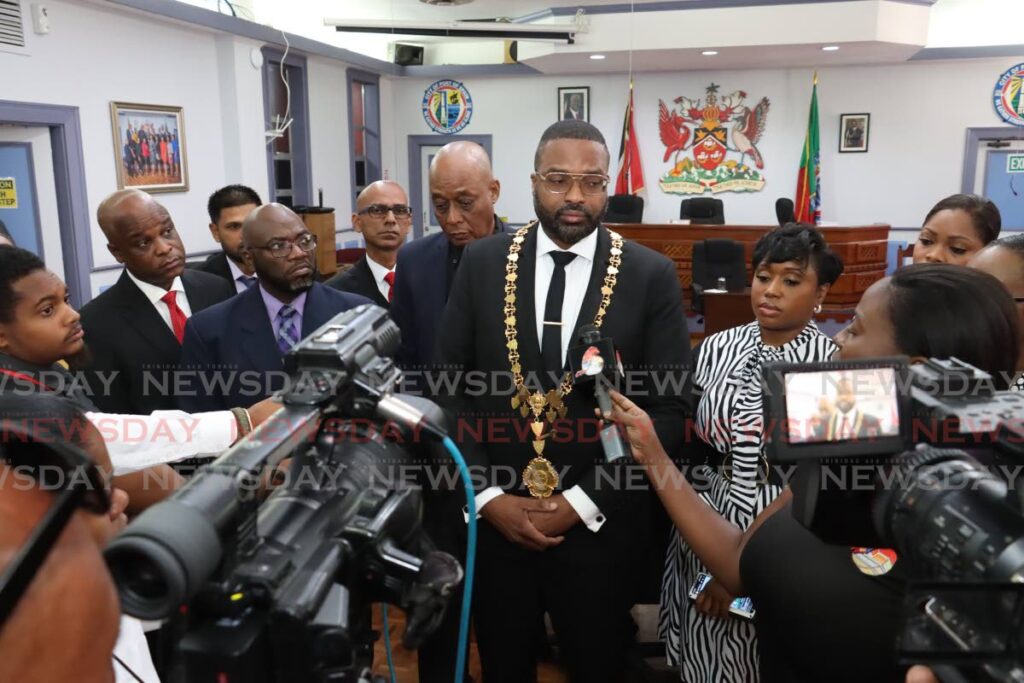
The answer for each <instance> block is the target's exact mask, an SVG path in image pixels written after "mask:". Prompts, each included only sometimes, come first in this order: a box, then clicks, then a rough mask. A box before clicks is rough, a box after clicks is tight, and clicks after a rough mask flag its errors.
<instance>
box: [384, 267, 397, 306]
mask: <svg viewBox="0 0 1024 683" xmlns="http://www.w3.org/2000/svg"><path fill="white" fill-rule="evenodd" d="M384 282H386V283H388V303H391V297H393V296H394V295H395V271H393V270H389V271H388V272H387V274H386V275H385V276H384Z"/></svg>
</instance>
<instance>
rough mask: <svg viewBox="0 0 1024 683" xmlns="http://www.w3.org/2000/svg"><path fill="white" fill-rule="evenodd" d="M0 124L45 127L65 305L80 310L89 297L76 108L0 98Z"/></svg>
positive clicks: (89, 256) (85, 206)
mask: <svg viewBox="0 0 1024 683" xmlns="http://www.w3.org/2000/svg"><path fill="white" fill-rule="evenodd" d="M0 123H13V124H17V125H22V126H40V127H41V126H45V127H47V128H49V129H50V148H51V149H52V151H53V176H54V178H53V181H54V186H55V188H56V190H57V196H56V200H57V219H58V222H59V228H60V240H61V251H62V252H63V256H64V277H65V279H66V280H67V285H68V289H69V290H70V292H69V294H70V295H71V304H72V305H73V306H74V307H75V308H81V306H82V304H84V303H85V302H87V301H89V300H90V299H91V298H92V283H91V281H90V275H91V273H92V267H93V260H92V239H91V238H90V235H89V230H90V228H89V200H88V194H87V192H86V187H85V158H84V156H83V154H82V124H81V120H80V119H79V115H78V107H68V106H64V105H59V104H42V103H37V102H13V101H10V100H0Z"/></svg>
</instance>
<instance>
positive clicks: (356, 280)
mask: <svg viewBox="0 0 1024 683" xmlns="http://www.w3.org/2000/svg"><path fill="white" fill-rule="evenodd" d="M397 274H398V271H397V270H396V271H395V283H396V284H395V286H396V287H397V282H398V277H397ZM324 284H325V285H327V286H328V287H333V288H334V289H337V290H338V291H340V292H352V293H353V294H358V295H360V296H365V297H366V298H367V299H369V300H370V301H372V302H373V303H375V304H377V305H378V306H383V307H384V308H388V307H389V306H390V304H389V303H388V300H387V299H386V298H385V297H384V295H383V294H381V293H380V289H378V288H377V281H376V280H375V279H374V278H373V271H372V270H370V264H369V263H367V262H366V256H365V255H363V258H361V259H359V261H357V262H356V263H355V265H353V266H352V267H351V268H349V269H348V270H346V271H345V272H343V273H338V274H337V275H335V276H334V277H332V278H331V279H330V280H327V281H326V282H324Z"/></svg>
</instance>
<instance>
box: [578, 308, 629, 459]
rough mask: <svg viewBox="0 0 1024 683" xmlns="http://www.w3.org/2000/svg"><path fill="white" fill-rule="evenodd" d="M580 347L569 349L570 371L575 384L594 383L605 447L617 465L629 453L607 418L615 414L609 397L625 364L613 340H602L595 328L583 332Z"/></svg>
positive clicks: (585, 329) (582, 327)
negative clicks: (612, 379) (606, 416)
mask: <svg viewBox="0 0 1024 683" xmlns="http://www.w3.org/2000/svg"><path fill="white" fill-rule="evenodd" d="M578 340H579V345H578V346H574V347H572V348H570V349H569V368H570V369H571V370H572V373H573V382H574V383H576V384H586V383H588V382H591V381H593V382H594V397H595V398H596V399H597V407H598V408H599V409H600V410H601V416H602V417H601V421H602V422H603V423H604V427H602V428H601V446H602V447H603V448H604V457H605V460H607V461H608V462H614V461H615V460H618V459H620V458H624V457H626V456H628V455H629V449H628V448H627V447H626V444H625V443H624V442H623V441H622V436H621V435H620V434H619V428H618V426H617V425H616V424H615V423H613V422H610V421H608V420H607V419H605V418H604V415H606V414H608V413H610V412H611V411H612V397H611V396H610V395H609V394H608V384H609V381H610V380H609V376H611V377H612V378H615V377H619V376H621V375H622V362H621V360H620V359H619V355H618V353H617V352H616V351H615V345H614V344H612V340H611V339H609V338H607V337H602V336H601V331H600V330H598V329H597V327H595V326H594V325H583V326H581V327H580V329H579V338H578Z"/></svg>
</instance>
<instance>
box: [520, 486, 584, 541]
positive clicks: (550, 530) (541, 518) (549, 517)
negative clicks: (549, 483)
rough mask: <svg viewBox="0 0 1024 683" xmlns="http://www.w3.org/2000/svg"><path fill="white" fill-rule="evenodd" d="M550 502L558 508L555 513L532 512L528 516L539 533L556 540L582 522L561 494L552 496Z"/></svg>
mask: <svg viewBox="0 0 1024 683" xmlns="http://www.w3.org/2000/svg"><path fill="white" fill-rule="evenodd" d="M549 500H550V501H551V502H552V503H554V504H555V505H557V506H558V508H557V509H556V510H555V511H554V512H538V513H534V512H530V513H528V514H529V517H530V522H532V523H533V526H534V527H536V529H537V531H539V532H541V533H542V534H544V535H545V536H547V537H549V538H554V537H557V536H561V535H562V534H564V533H565V532H566V531H568V530H569V529H571V528H573V527H574V526H576V524H577V523H578V522H579V521H580V516H579V514H577V512H576V509H575V508H573V506H572V505H569V501H567V500H566V499H565V496H563V495H562V494H561V493H560V494H558V495H557V496H552V497H551V498H550V499H549Z"/></svg>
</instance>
